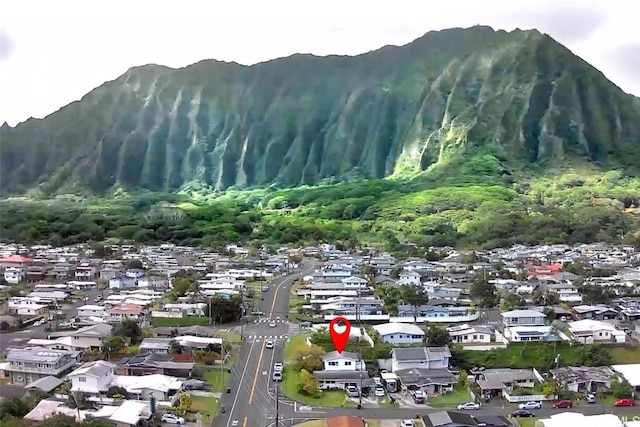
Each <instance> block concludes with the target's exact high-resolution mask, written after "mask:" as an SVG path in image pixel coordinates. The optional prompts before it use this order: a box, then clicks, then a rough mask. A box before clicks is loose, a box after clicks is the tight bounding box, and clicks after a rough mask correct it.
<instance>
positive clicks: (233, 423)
mask: <svg viewBox="0 0 640 427" xmlns="http://www.w3.org/2000/svg"><path fill="white" fill-rule="evenodd" d="M238 422H239V421H238V420H233V421H232V422H231V425H232V426H233V427H236V426H237V425H238Z"/></svg>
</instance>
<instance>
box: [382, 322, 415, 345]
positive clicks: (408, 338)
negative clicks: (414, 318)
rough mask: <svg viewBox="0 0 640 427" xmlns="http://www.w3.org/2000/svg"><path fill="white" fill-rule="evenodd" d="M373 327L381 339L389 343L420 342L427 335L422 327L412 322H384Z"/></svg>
mask: <svg viewBox="0 0 640 427" xmlns="http://www.w3.org/2000/svg"><path fill="white" fill-rule="evenodd" d="M373 329H375V331H376V332H377V333H378V335H379V336H380V341H382V342H384V343H388V344H419V343H421V342H423V341H424V336H425V332H424V330H422V328H420V327H419V326H417V325H414V324H411V323H398V322H391V323H384V324H382V325H374V326H373Z"/></svg>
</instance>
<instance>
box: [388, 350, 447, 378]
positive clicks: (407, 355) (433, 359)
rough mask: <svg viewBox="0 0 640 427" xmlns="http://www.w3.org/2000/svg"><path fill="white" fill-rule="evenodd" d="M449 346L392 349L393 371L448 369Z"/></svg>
mask: <svg viewBox="0 0 640 427" xmlns="http://www.w3.org/2000/svg"><path fill="white" fill-rule="evenodd" d="M450 360H451V351H449V347H446V346H445V347H401V348H394V349H392V350H391V371H392V372H396V371H401V370H403V369H411V368H421V369H448V368H449V361H450Z"/></svg>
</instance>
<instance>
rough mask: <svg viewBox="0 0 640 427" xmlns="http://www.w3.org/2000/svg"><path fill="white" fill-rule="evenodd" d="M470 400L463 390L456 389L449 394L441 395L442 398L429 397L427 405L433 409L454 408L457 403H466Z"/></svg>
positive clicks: (466, 392)
mask: <svg viewBox="0 0 640 427" xmlns="http://www.w3.org/2000/svg"><path fill="white" fill-rule="evenodd" d="M470 400H471V395H470V394H469V392H468V391H467V390H466V389H464V388H457V387H456V389H455V390H454V391H452V392H451V393H447V394H443V395H442V396H434V397H429V399H428V401H427V405H429V406H433V407H434V408H455V407H456V406H457V405H458V404H459V403H464V402H468V401H470Z"/></svg>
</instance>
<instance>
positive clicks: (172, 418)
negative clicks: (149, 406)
mask: <svg viewBox="0 0 640 427" xmlns="http://www.w3.org/2000/svg"><path fill="white" fill-rule="evenodd" d="M162 422H163V423H167V424H184V418H182V417H179V416H177V415H174V414H164V415H163V416H162Z"/></svg>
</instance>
